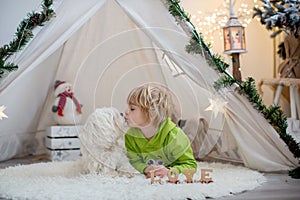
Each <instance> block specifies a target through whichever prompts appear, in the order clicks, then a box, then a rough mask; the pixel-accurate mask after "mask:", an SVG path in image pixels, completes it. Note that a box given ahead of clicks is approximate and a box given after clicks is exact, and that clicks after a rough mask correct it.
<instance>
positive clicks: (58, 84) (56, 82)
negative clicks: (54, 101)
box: [54, 80, 66, 90]
mask: <svg viewBox="0 0 300 200" xmlns="http://www.w3.org/2000/svg"><path fill="white" fill-rule="evenodd" d="M64 83H66V81H60V80H57V81H55V84H54V89H55V90H56V88H57V87H58V86H60V85H61V84H64Z"/></svg>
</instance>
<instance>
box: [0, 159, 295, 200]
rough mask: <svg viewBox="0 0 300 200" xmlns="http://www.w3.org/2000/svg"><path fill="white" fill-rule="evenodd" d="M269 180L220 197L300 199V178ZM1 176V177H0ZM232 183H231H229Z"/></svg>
mask: <svg viewBox="0 0 300 200" xmlns="http://www.w3.org/2000/svg"><path fill="white" fill-rule="evenodd" d="M45 161H47V158H46V157H45V156H39V157H27V158H18V159H12V160H8V161H4V162H0V169H3V168H6V167H9V166H15V165H18V164H31V163H37V162H45ZM265 177H266V178H267V182H265V183H264V184H263V185H262V186H260V187H258V188H256V189H254V190H251V191H246V192H243V193H239V194H234V195H232V196H227V197H223V198H219V199H221V200H230V199H235V200H247V199H251V200H254V199H255V200H266V199H268V200H300V179H293V178H291V177H290V176H288V175H287V174H283V173H282V174H274V173H266V174H265ZM0 178H1V177H0ZM229 184H230V183H229Z"/></svg>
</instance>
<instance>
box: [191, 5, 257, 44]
mask: <svg viewBox="0 0 300 200" xmlns="http://www.w3.org/2000/svg"><path fill="white" fill-rule="evenodd" d="M233 6H234V11H235V15H236V16H237V18H238V20H239V21H240V23H241V24H242V25H243V26H244V27H247V26H248V25H249V24H250V23H251V21H252V15H253V7H254V6H258V4H257V0H253V2H249V4H247V3H245V1H242V3H238V2H237V1H236V0H234V1H233ZM228 20H229V0H224V1H223V2H222V3H221V4H220V5H219V6H218V7H217V8H215V9H214V10H213V11H202V10H199V11H198V12H197V13H196V14H192V15H191V21H192V22H193V24H194V25H195V27H196V30H197V31H198V32H199V33H201V34H202V37H203V39H204V40H205V41H206V42H209V43H211V44H213V43H214V42H215V40H217V39H218V40H223V27H224V26H225V25H226V23H227V22H228ZM216 37H217V38H216Z"/></svg>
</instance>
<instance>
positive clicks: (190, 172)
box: [183, 168, 195, 183]
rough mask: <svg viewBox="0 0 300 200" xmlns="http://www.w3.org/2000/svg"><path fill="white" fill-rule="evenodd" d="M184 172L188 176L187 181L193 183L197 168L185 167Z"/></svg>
mask: <svg viewBox="0 0 300 200" xmlns="http://www.w3.org/2000/svg"><path fill="white" fill-rule="evenodd" d="M183 174H184V175H185V177H186V182H187V183H193V176H194V174H195V169H193V168H192V169H186V168H185V169H183Z"/></svg>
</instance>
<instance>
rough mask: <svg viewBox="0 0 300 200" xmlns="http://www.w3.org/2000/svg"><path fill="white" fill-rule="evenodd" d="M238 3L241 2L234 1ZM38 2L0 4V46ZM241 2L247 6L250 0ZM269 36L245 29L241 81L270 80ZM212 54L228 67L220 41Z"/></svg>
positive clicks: (269, 95)
mask: <svg viewBox="0 0 300 200" xmlns="http://www.w3.org/2000/svg"><path fill="white" fill-rule="evenodd" d="M237 1H238V2H239V1H242V0H237ZM41 2H42V1H41V0H0V27H1V32H0V45H1V46H2V45H4V44H7V43H8V42H9V41H11V40H12V39H13V36H14V33H15V32H16V29H17V27H18V25H19V23H20V21H21V20H22V19H24V18H26V14H27V13H28V12H31V11H34V10H41V7H40V4H41ZM242 2H245V3H247V2H248V3H249V4H251V3H252V2H253V1H252V0H243V1H242ZM221 3H222V0H210V1H203V0H202V1H200V0H198V1H195V0H182V1H181V4H182V6H183V7H184V8H185V10H186V11H187V12H188V13H190V14H196V13H197V11H198V10H202V11H213V10H214V8H216V7H218V6H219V5H220V4H221ZM269 35H270V32H267V31H266V29H265V27H264V26H262V25H261V24H260V23H258V22H257V21H256V20H253V21H252V22H251V24H250V25H249V26H248V27H247V28H246V43H247V44H246V46H247V51H248V53H245V54H242V55H241V57H240V62H241V69H242V77H243V78H246V77H249V76H251V77H253V78H254V79H255V80H256V82H259V81H260V80H261V79H262V78H273V73H274V69H273V68H274V63H273V57H274V56H273V55H274V51H273V40H272V39H271V38H270V36H269ZM212 49H213V51H214V52H215V53H218V54H220V55H223V56H224V58H225V59H226V62H228V63H230V59H229V58H228V56H226V55H224V54H223V41H221V40H216V41H215V43H214V44H213V47H212ZM263 91H264V96H263V98H264V101H265V103H266V104H270V103H271V102H272V99H273V92H272V91H271V90H270V89H269V88H268V87H266V86H265V87H263Z"/></svg>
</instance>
